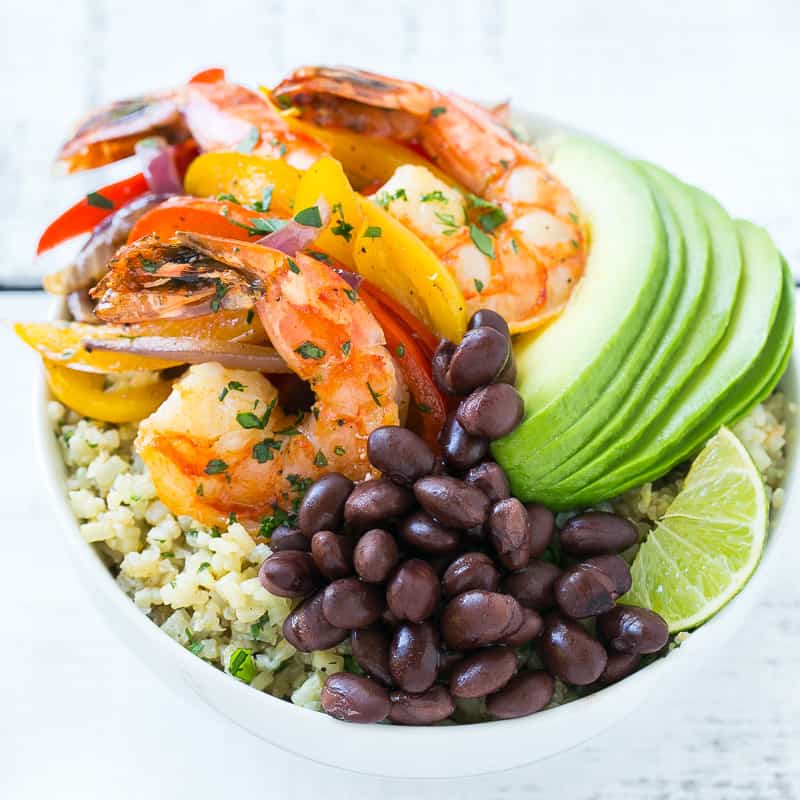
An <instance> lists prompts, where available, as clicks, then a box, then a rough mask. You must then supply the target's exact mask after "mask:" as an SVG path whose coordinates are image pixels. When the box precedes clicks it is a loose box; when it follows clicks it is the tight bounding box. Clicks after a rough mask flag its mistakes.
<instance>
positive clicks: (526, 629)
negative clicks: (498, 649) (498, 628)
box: [500, 606, 544, 647]
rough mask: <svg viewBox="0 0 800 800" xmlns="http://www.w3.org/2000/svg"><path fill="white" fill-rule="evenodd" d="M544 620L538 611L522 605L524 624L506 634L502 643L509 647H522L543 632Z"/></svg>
mask: <svg viewBox="0 0 800 800" xmlns="http://www.w3.org/2000/svg"><path fill="white" fill-rule="evenodd" d="M543 627H544V620H542V615H541V614H540V613H539V612H538V611H534V610H533V609H532V608H525V606H522V624H521V625H520V626H519V628H517V630H515V631H514V632H513V633H511V634H509V635H508V636H506V637H505V638H504V639H503V640H502V642H500V644H504V645H506V646H507V647H522V645H524V644H528V642H532V641H533V640H534V639H535V638H536V637H537V636H539V634H540V633H541V632H542V628H543Z"/></svg>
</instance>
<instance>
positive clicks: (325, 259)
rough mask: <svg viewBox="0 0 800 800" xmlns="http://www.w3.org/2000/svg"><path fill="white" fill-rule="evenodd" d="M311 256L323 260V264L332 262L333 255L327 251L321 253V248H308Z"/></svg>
mask: <svg viewBox="0 0 800 800" xmlns="http://www.w3.org/2000/svg"><path fill="white" fill-rule="evenodd" d="M306 253H308V254H309V255H310V256H311V258H316V259H317V261H321V262H322V263H323V264H330V263H331V257H330V256H329V255H328V254H327V253H320V252H319V250H306Z"/></svg>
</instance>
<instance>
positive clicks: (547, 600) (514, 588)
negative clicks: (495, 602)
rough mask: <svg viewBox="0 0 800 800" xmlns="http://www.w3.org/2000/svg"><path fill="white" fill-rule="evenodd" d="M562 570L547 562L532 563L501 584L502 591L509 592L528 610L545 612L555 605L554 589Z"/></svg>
mask: <svg viewBox="0 0 800 800" xmlns="http://www.w3.org/2000/svg"><path fill="white" fill-rule="evenodd" d="M560 575H561V570H560V569H559V568H558V567H557V566H556V565H555V564H550V563H549V562H547V561H531V562H530V563H529V564H528V565H527V566H526V567H524V568H523V569H521V570H520V571H519V572H514V573H512V574H511V575H507V576H506V577H505V578H504V579H503V581H502V583H501V584H500V589H501V591H504V592H508V593H509V594H512V595H514V597H516V598H517V600H519V602H520V603H522V605H523V606H526V607H527V608H533V609H536V610H537V611H543V610H546V609H548V608H552V607H553V606H554V605H555V603H556V599H555V594H554V593H553V587H554V585H555V582H556V580H557V579H558V577H559V576H560Z"/></svg>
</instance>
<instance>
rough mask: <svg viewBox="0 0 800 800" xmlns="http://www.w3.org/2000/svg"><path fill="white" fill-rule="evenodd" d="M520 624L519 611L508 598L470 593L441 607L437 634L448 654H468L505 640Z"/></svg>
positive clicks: (517, 604)
mask: <svg viewBox="0 0 800 800" xmlns="http://www.w3.org/2000/svg"><path fill="white" fill-rule="evenodd" d="M521 624H522V608H521V607H520V605H519V603H518V602H517V601H516V600H515V599H514V598H513V597H511V596H510V595H507V594H500V593H498V592H487V591H484V590H481V589H471V590H470V591H468V592H464V593H463V594H460V595H458V596H457V597H454V598H453V599H452V600H450V602H449V603H448V604H447V605H446V606H445V608H444V612H443V613H442V619H441V630H442V635H443V637H444V640H445V643H446V644H447V647H448V648H449V649H450V650H471V649H473V648H475V647H484V646H485V645H488V644H494V643H496V642H500V641H502V640H503V639H505V637H506V636H509V635H510V634H512V633H514V631H516V630H518V629H519V627H520V625H521Z"/></svg>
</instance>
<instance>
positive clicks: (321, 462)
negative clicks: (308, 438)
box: [314, 450, 328, 467]
mask: <svg viewBox="0 0 800 800" xmlns="http://www.w3.org/2000/svg"><path fill="white" fill-rule="evenodd" d="M314 466H315V467H327V466H328V459H327V458H325V453H323V452H322V450H317V454H316V455H315V456H314Z"/></svg>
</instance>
